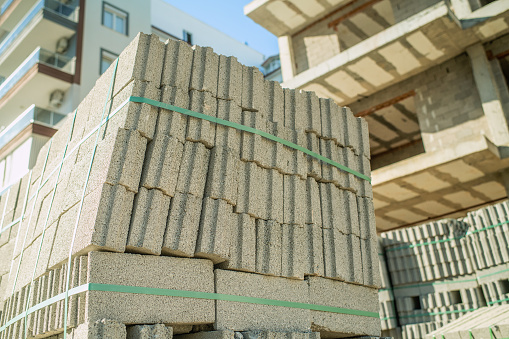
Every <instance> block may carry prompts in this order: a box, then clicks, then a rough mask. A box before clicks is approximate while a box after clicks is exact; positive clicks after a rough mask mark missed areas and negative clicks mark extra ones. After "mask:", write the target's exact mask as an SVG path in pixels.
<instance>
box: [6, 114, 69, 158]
mask: <svg viewBox="0 0 509 339" xmlns="http://www.w3.org/2000/svg"><path fill="white" fill-rule="evenodd" d="M65 116H66V115H65V114H61V113H56V112H51V111H48V110H45V109H43V108H39V107H36V106H35V105H32V106H30V107H28V109H27V110H26V111H24V112H23V113H22V114H21V115H20V116H19V117H17V118H16V120H14V121H13V122H12V123H11V124H10V125H9V126H7V127H6V128H5V129H4V130H3V131H1V132H0V149H1V148H2V147H4V146H5V145H6V144H7V143H8V142H9V141H11V140H12V139H13V138H14V137H15V136H16V135H18V134H19V133H20V132H21V131H23V130H24V129H25V128H26V127H27V126H29V125H30V124H33V123H37V124H39V125H43V126H47V127H55V126H56V125H57V124H58V123H59V122H60V121H62V119H64V118H65Z"/></svg>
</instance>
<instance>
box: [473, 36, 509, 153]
mask: <svg viewBox="0 0 509 339" xmlns="http://www.w3.org/2000/svg"><path fill="white" fill-rule="evenodd" d="M467 53H468V55H469V56H470V61H471V62H472V71H473V73H474V79H475V83H476V85H477V90H478V92H479V96H480V97H481V102H482V107H483V110H484V115H485V116H486V119H487V121H488V126H489V128H490V131H491V137H492V139H493V140H492V141H493V142H494V143H495V145H497V146H498V145H504V144H508V143H509V128H508V126H507V119H506V118H505V115H504V109H503V107H502V100H501V97H500V92H499V89H498V86H497V82H496V79H495V76H494V75H493V71H492V69H491V65H490V62H489V61H488V58H487V57H486V51H485V50H484V47H483V46H482V44H476V45H473V46H470V47H468V48H467Z"/></svg>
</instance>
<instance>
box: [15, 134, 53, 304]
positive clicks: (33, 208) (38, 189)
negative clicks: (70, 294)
mask: <svg viewBox="0 0 509 339" xmlns="http://www.w3.org/2000/svg"><path fill="white" fill-rule="evenodd" d="M52 142H53V139H50V142H49V145H48V151H47V152H46V158H45V159H44V164H43V167H42V172H41V177H40V179H39V185H38V187H37V191H36V192H35V200H34V203H33V204H32V209H31V210H30V217H29V218H28V224H27V230H26V232H25V238H24V239H23V245H22V247H21V253H20V255H19V262H18V268H17V270H16V277H15V278H14V283H13V284H12V293H11V294H12V295H14V291H15V289H16V283H17V282H18V275H19V269H20V267H21V261H22V260H23V253H24V251H25V244H26V241H27V238H28V231H29V230H30V223H31V222H32V217H33V215H34V210H35V203H36V202H37V197H38V196H39V192H40V191H41V188H42V179H43V177H44V172H45V171H46V165H47V164H48V158H49V151H50V150H51V144H52ZM30 185H31V183H30V182H29V183H28V186H29V187H30ZM20 226H21V225H20ZM19 230H20V231H21V227H20V228H19ZM13 260H14V256H13Z"/></svg>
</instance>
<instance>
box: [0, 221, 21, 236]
mask: <svg viewBox="0 0 509 339" xmlns="http://www.w3.org/2000/svg"><path fill="white" fill-rule="evenodd" d="M20 221H21V217H19V218H18V219H15V220H13V221H12V222H11V223H10V224H8V225H7V226H5V227H4V228H2V229H1V230H0V234H2V233H4V232H5V231H7V230H8V229H9V228H11V227H12V226H14V225H16V224H17V223H19V222H20Z"/></svg>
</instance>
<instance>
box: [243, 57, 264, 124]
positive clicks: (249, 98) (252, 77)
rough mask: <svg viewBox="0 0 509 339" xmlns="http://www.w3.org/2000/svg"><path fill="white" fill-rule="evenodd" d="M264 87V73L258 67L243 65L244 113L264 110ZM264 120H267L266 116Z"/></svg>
mask: <svg viewBox="0 0 509 339" xmlns="http://www.w3.org/2000/svg"><path fill="white" fill-rule="evenodd" d="M264 87H265V86H264V79H263V74H262V72H260V70H259V69H258V68H257V67H248V66H244V65H242V97H241V98H242V99H241V104H240V107H242V110H243V111H251V112H256V111H260V110H261V109H262V107H263V102H264V100H265V97H264ZM262 113H263V112H262ZM263 118H264V119H267V117H266V116H264V117H263Z"/></svg>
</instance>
